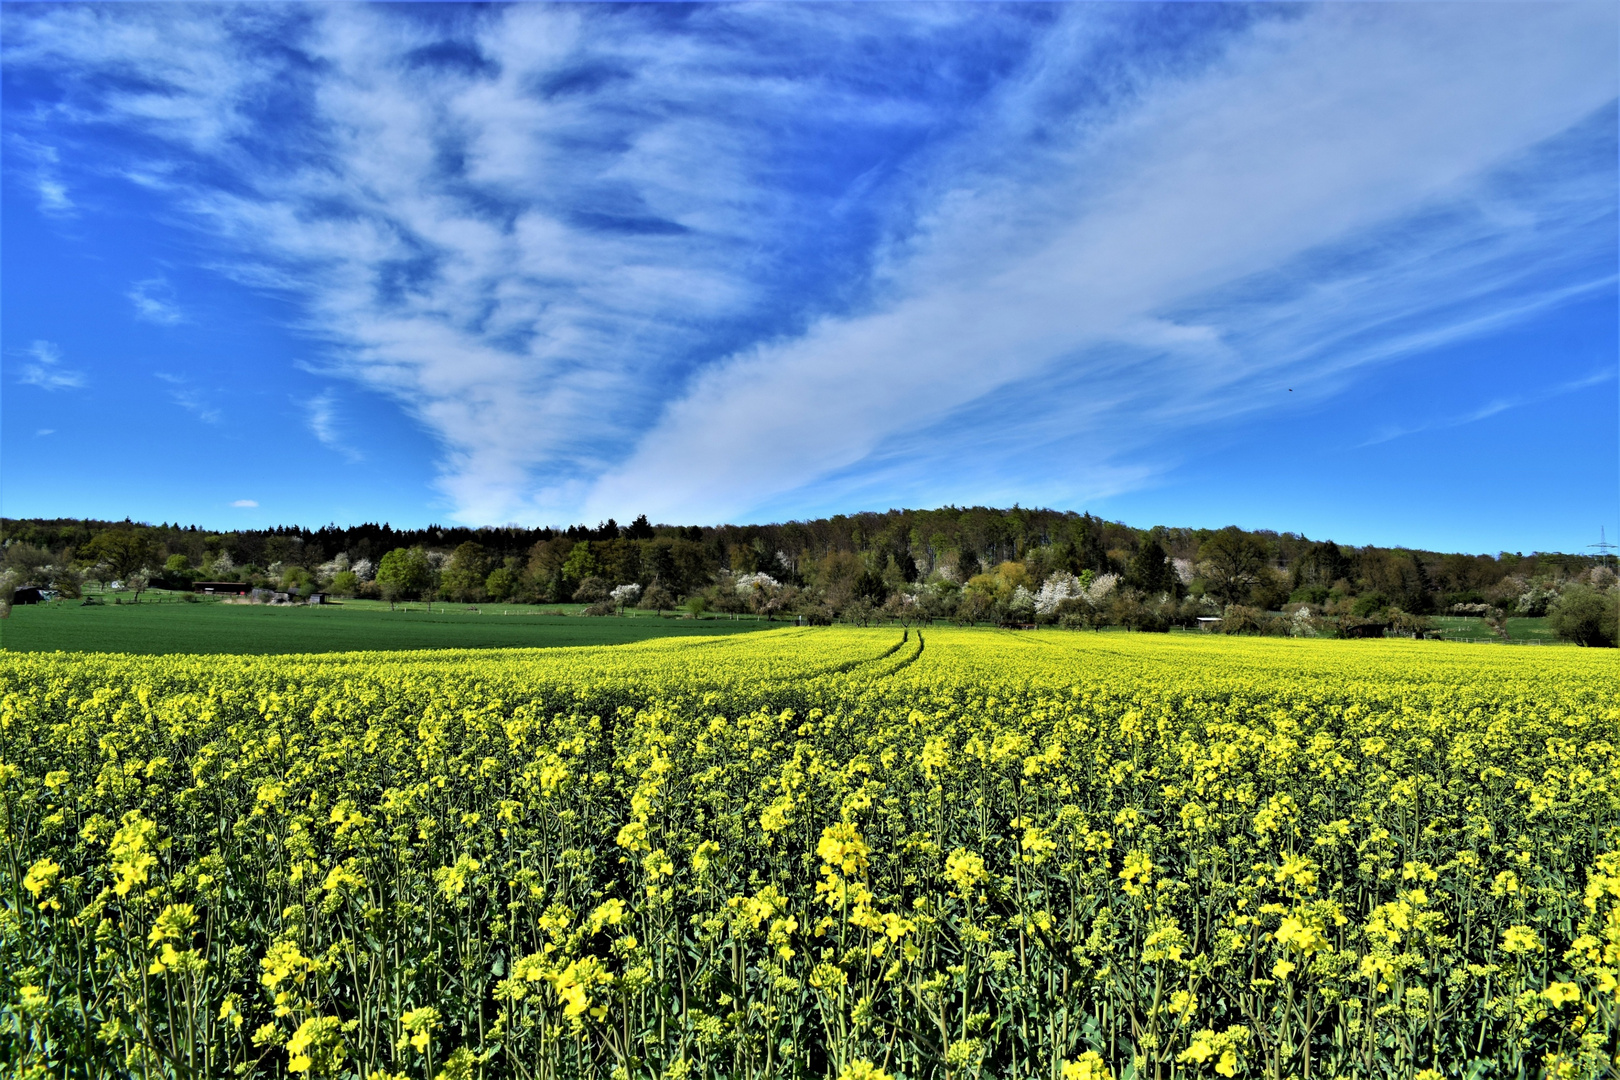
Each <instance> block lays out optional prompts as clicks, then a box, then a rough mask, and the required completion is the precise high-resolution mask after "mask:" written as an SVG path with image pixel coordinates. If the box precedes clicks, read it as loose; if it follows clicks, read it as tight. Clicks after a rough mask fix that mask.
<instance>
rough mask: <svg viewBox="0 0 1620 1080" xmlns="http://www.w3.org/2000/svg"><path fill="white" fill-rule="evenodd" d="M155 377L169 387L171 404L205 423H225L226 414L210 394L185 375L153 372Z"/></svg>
mask: <svg viewBox="0 0 1620 1080" xmlns="http://www.w3.org/2000/svg"><path fill="white" fill-rule="evenodd" d="M153 375H154V376H155V377H156V378H157V379H158V380H160V381H161V382H164V383H166V384H167V385H168V387H169V400H170V401H171V402H173V403H174V404H176V405H178V406H180V407H181V408H182V409H184V410H186V411H187V412H188V413H190V414H191V415H193V416H195V417H196V418H197V419H199V420H201V421H202V422H203V423H205V424H218V423H221V422H223V421H224V419H225V415H224V413H222V412H221V411H220V409H219V406H217V405H216V404H215V403H214V399H213V398H212V397H211V396H210V395H209V393H208V392H207V391H205V390H203V389H202V388H201V387H198V386H196V385H194V384H193V383H192V382H191V380H190V379H188V378H186V377H185V376H184V375H173V374H170V373H169V372H166V371H157V372H153Z"/></svg>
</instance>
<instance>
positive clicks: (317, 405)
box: [304, 390, 365, 465]
mask: <svg viewBox="0 0 1620 1080" xmlns="http://www.w3.org/2000/svg"><path fill="white" fill-rule="evenodd" d="M304 409H305V418H306V420H307V421H308V423H309V430H310V432H311V434H313V435H314V436H315V438H316V439H318V440H319V441H320V443H321V445H322V446H325V447H327V448H328V449H330V450H335V451H336V452H337V453H339V454H341V455H343V458H344V460H346V461H348V462H349V464H351V465H354V464H358V463H359V462H361V461H364V460H365V455H363V454H361V453H360V451H358V450H356V449H355V448H354V447H353V446H350V445H349V444H348V442H347V441H346V440H345V439H344V438H343V434H342V432H341V430H340V428H339V425H338V416H337V397H336V395H334V394H333V393H332V391H330V390H328V391H326V392H324V393H321V394H317V395H316V396H315V397H313V398H311V399H310V400H309V401H308V402H306V403H305V406H304Z"/></svg>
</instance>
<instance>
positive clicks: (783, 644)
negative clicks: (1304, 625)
mask: <svg viewBox="0 0 1620 1080" xmlns="http://www.w3.org/2000/svg"><path fill="white" fill-rule="evenodd" d="M925 633H926V641H924V640H922V639H921V638H919V637H918V635H917V634H916V632H915V631H912V632H911V633H910V634H909V635H908V636H907V637H906V639H905V640H901V635H900V633H899V632H898V631H877V630H871V631H862V630H842V629H839V630H829V629H805V630H781V631H775V632H769V633H762V634H753V635H748V636H745V637H739V638H722V639H701V640H682V639H671V640H665V641H659V642H655V643H647V644H644V645H633V646H620V647H616V648H597V649H574V650H547V651H543V652H542V651H534V652H503V653H500V654H492V653H477V652H458V653H405V654H401V653H393V654H336V655H329V656H318V657H253V658H241V657H168V658H161V657H116V656H114V657H109V656H94V655H79V656H66V655H62V654H56V655H46V654H6V655H4V656H0V762H3V764H0V790H3V792H4V807H5V819H4V830H5V831H4V858H3V861H0V897H3V904H4V910H3V912H0V918H3V919H4V924H3V925H0V979H3V980H4V985H3V987H0V1002H3V1004H0V1008H3V1010H4V1011H3V1012H0V1025H3V1032H0V1064H4V1067H5V1068H4V1071H5V1072H6V1074H7V1075H9V1076H34V1075H38V1076H47V1075H49V1076H68V1077H110V1076H142V1077H168V1076H174V1077H187V1078H193V1077H194V1078H212V1077H225V1076H231V1075H255V1076H279V1075H282V1074H285V1073H289V1072H291V1073H295V1074H303V1075H309V1076H347V1077H356V1078H367V1077H370V1078H374V1080H392V1078H393V1077H404V1076H408V1077H420V1078H433V1077H447V1078H460V1077H475V1076H481V1077H503V1078H504V1077H548V1078H549V1077H557V1078H567V1077H597V1076H599V1077H604V1078H605V1077H610V1076H617V1077H670V1078H674V1077H766V1076H783V1077H787V1076H795V1077H797V1076H816V1077H821V1076H829V1077H851V1078H865V1080H871V1078H875V1077H881V1076H893V1077H902V1076H903V1077H906V1078H908V1080H909V1078H921V1077H934V1078H941V1080H943V1078H946V1077H950V1078H955V1077H972V1076H980V1077H991V1076H994V1077H1014V1076H1029V1077H1053V1078H1064V1080H1076V1078H1086V1080H1094V1078H1098V1077H1104V1076H1109V1075H1113V1076H1115V1077H1126V1076H1131V1075H1135V1076H1138V1077H1144V1076H1153V1077H1175V1076H1186V1077H1194V1076H1214V1075H1221V1076H1271V1077H1281V1076H1300V1077H1305V1076H1323V1077H1329V1076H1357V1077H1384V1076H1390V1077H1412V1076H1414V1075H1416V1076H1421V1077H1424V1078H1426V1080H1427V1078H1432V1077H1435V1076H1454V1077H1461V1076H1465V1075H1467V1076H1473V1077H1485V1076H1510V1077H1511V1076H1525V1075H1538V1074H1540V1073H1541V1071H1542V1070H1543V1069H1551V1070H1553V1072H1554V1073H1555V1074H1556V1075H1560V1076H1564V1075H1571V1076H1575V1075H1598V1074H1601V1073H1603V1072H1604V1071H1605V1070H1606V1069H1608V1068H1609V1067H1610V1065H1611V1063H1612V1061H1613V1055H1614V1054H1615V1053H1616V1032H1617V1030H1620V1027H1617V1022H1616V1007H1617V993H1620V982H1617V979H1620V854H1617V853H1616V836H1617V829H1616V826H1617V818H1616V809H1617V792H1620V760H1617V756H1616V726H1617V721H1620V665H1617V658H1616V657H1615V656H1614V655H1613V654H1612V653H1607V652H1603V651H1598V650H1590V651H1589V650H1584V649H1560V650H1532V651H1522V652H1521V651H1510V650H1494V649H1482V648H1477V647H1469V646H1460V645H1446V644H1441V643H1433V642H1329V641H1310V640H1235V639H1196V638H1177V639H1169V638H1166V637H1158V636H1152V635H1129V636H1126V635H1110V636H1095V635H1087V634H1075V633H1066V632H1060V631H1053V632H1039V633H1009V632H994V631H950V630H941V631H925ZM1429 1070H1433V1071H1429Z"/></svg>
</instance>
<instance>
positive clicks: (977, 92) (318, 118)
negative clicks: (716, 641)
mask: <svg viewBox="0 0 1620 1080" xmlns="http://www.w3.org/2000/svg"><path fill="white" fill-rule="evenodd" d="M19 11H20V9H16V8H14V9H12V10H11V12H9V19H10V21H9V22H8V34H7V43H6V46H5V50H6V51H5V54H4V57H5V60H6V62H7V64H8V65H10V66H13V67H15V68H17V69H18V70H29V71H34V72H46V73H50V74H52V75H53V77H55V78H57V79H58V80H59V83H60V86H61V91H60V93H61V98H62V107H61V109H59V110H58V111H57V112H56V113H54V114H53V116H54V117H56V118H57V119H54V120H53V123H65V122H70V121H67V120H63V119H61V118H63V117H71V118H76V119H75V120H73V121H71V122H78V121H82V122H85V123H87V124H105V123H110V124H115V125H118V126H119V127H120V128H121V129H123V130H130V131H136V132H139V133H141V134H142V135H144V136H146V137H148V138H149V139H151V140H154V141H155V142H156V143H157V144H159V145H161V146H162V147H163V148H164V150H163V152H162V153H157V152H151V153H146V154H144V155H136V156H134V157H131V158H130V159H129V160H127V161H125V162H123V163H121V165H120V168H122V169H123V171H124V173H125V174H126V175H128V176H131V177H135V178H138V180H139V182H140V183H141V184H142V185H143V187H145V188H146V189H147V190H148V191H152V192H158V193H162V194H164V195H165V196H166V197H167V198H169V199H170V200H171V202H172V205H173V206H175V207H176V208H178V209H179V210H181V211H182V212H184V213H185V214H187V215H189V217H190V220H192V221H193V222H195V223H196V225H197V227H198V229H199V232H200V233H201V234H203V235H205V236H206V237H208V238H209V241H210V242H211V243H214V244H216V245H217V247H216V249H215V251H216V254H215V255H213V256H211V258H212V262H213V264H214V265H216V266H218V267H220V268H221V269H223V270H225V271H226V272H228V273H229V274H231V275H232V276H234V277H235V278H236V279H237V280H239V281H242V282H244V283H247V284H250V285H251V286H252V287H254V288H260V289H266V290H272V291H275V292H278V293H281V294H283V295H286V296H288V297H290V298H292V299H294V300H295V301H297V303H298V305H299V310H300V311H301V313H302V315H301V322H300V326H301V328H302V329H303V330H305V331H306V332H308V333H309V334H310V335H312V336H313V337H316V338H318V339H319V340H320V341H322V342H324V343H327V344H328V345H329V351H328V352H327V353H326V355H325V356H324V357H323V358H322V359H321V361H320V362H319V364H317V365H315V366H316V367H318V369H319V370H320V372H321V373H322V374H323V375H325V376H327V377H342V378H348V379H352V380H354V381H355V382H357V383H360V384H362V385H364V386H366V387H368V388H370V389H372V390H375V391H380V392H381V393H383V394H384V395H387V396H389V397H391V398H392V399H393V400H395V401H397V402H398V403H399V404H400V406H401V407H402V408H404V409H405V410H406V411H408V412H409V413H410V415H412V416H413V417H415V418H416V419H417V420H418V421H419V422H420V423H421V424H423V425H424V426H425V427H426V428H428V429H429V430H430V431H431V432H432V433H433V434H434V435H435V436H436V437H437V439H438V440H439V443H440V445H441V446H442V448H443V453H442V457H441V470H442V471H441V476H440V479H439V485H440V489H441V491H442V493H443V495H444V497H445V499H446V500H447V502H448V504H449V508H450V510H451V512H452V513H453V515H454V516H456V517H458V518H460V519H462V520H467V521H473V522H489V521H501V520H511V519H521V520H525V521H535V520H541V521H546V520H549V521H557V520H564V519H572V518H578V517H580V516H586V517H591V518H592V519H594V517H595V516H606V515H607V514H613V515H615V516H620V517H622V516H624V515H625V514H627V513H632V512H641V511H645V512H648V513H651V514H654V516H658V515H660V514H662V515H663V516H666V517H669V518H679V519H683V520H694V519H708V520H715V519H721V518H727V517H734V516H737V515H742V514H748V513H752V512H761V511H762V508H764V509H767V510H768V509H769V508H772V507H785V508H786V507H805V506H808V505H811V504H814V503H816V502H817V500H831V499H839V498H849V497H856V496H859V497H863V498H864V497H866V496H868V495H870V496H871V497H872V498H881V497H883V496H884V494H885V493H888V495H889V497H896V493H902V492H903V493H908V494H909V495H910V497H913V498H915V499H918V500H928V499H941V500H943V499H947V498H950V499H974V498H990V497H992V496H993V495H994V493H995V492H996V491H997V490H998V488H997V485H998V484H1002V483H1003V481H1002V480H1000V479H998V476H999V477H1004V476H1005V475H1007V473H1006V470H1005V469H1002V468H999V467H998V464H999V463H1005V462H1008V461H1017V462H1018V465H1017V468H1018V470H1019V472H1018V475H1020V477H1021V478H1022V481H1023V486H1022V487H1021V488H1020V490H1019V491H1012V492H1010V494H1012V495H1014V496H1018V495H1019V494H1020V493H1022V494H1023V497H1024V498H1026V500H1027V499H1028V498H1030V497H1033V496H1032V495H1031V492H1041V493H1045V494H1046V495H1047V497H1049V498H1050V499H1051V500H1052V501H1065V500H1066V499H1071V498H1074V497H1076V496H1082V495H1085V494H1087V493H1093V494H1094V493H1107V492H1114V491H1120V490H1126V489H1128V488H1130V487H1131V486H1133V485H1141V484H1144V483H1149V482H1152V479H1153V476H1154V475H1155V473H1156V471H1157V470H1158V469H1160V468H1162V467H1164V463H1165V462H1166V461H1168V460H1170V455H1168V454H1167V453H1166V446H1167V445H1169V444H1173V443H1174V442H1175V441H1176V440H1178V439H1181V438H1185V436H1186V434H1187V433H1188V432H1190V431H1193V430H1196V429H1198V428H1199V427H1200V426H1207V425H1211V424H1216V423H1220V422H1221V421H1222V420H1223V419H1224V418H1231V417H1235V416H1243V415H1261V414H1264V413H1265V411H1266V410H1267V409H1268V408H1271V407H1272V406H1271V405H1270V404H1268V403H1269V402H1271V401H1273V400H1274V399H1275V397H1276V394H1277V393H1278V392H1283V393H1285V392H1286V387H1287V386H1294V387H1295V388H1296V389H1297V391H1298V393H1297V394H1296V397H1298V396H1300V395H1313V396H1317V397H1323V396H1327V395H1331V394H1332V393H1335V392H1337V390H1338V389H1340V388H1342V387H1343V386H1344V385H1345V384H1346V383H1347V382H1348V381H1350V380H1352V379H1355V378H1358V377H1361V375H1362V373H1364V372H1365V371H1366V370H1368V369H1369V368H1370V367H1372V366H1373V365H1377V364H1381V363H1387V362H1389V361H1390V360H1391V359H1393V358H1396V357H1399V356H1403V355H1408V354H1410V353H1411V352H1413V351H1416V350H1421V349H1426V348H1435V347H1437V346H1438V345H1441V344H1444V343H1446V342H1449V341H1456V340H1460V339H1462V338H1465V337H1467V336H1469V335H1474V334H1480V333H1484V332H1487V331H1489V330H1490V329H1492V328H1500V327H1501V326H1503V325H1507V324H1509V323H1511V322H1512V321H1514V320H1517V319H1523V318H1526V317H1528V316H1529V315H1531V314H1533V313H1535V312H1537V311H1542V310H1546V309H1547V308H1548V307H1549V306H1556V305H1558V304H1561V303H1567V302H1569V301H1570V300H1571V299H1572V298H1579V297H1581V296H1585V295H1589V294H1590V292H1591V290H1593V289H1595V288H1598V287H1601V286H1603V285H1604V283H1605V282H1607V281H1608V280H1609V276H1610V275H1612V269H1596V268H1600V267H1609V268H1612V265H1613V259H1612V250H1611V249H1612V246H1613V239H1614V228H1613V226H1612V217H1613V213H1614V176H1613V174H1614V166H1613V162H1614V147H1613V144H1614V138H1613V131H1612V128H1613V124H1612V116H1609V115H1608V114H1606V113H1602V112H1601V110H1602V109H1604V108H1606V107H1609V106H1610V105H1611V103H1612V99H1613V97H1614V84H1615V57H1614V55H1613V49H1612V41H1613V37H1614V32H1615V15H1614V12H1613V11H1612V10H1610V9H1608V8H1604V7H1601V6H1596V5H1591V6H1583V5H1556V6H1536V7H1517V6H1509V5H1501V6H1492V7H1489V8H1479V9H1457V8H1453V7H1449V6H1442V5H1399V6H1397V5H1377V6H1369V7H1363V6H1352V5H1342V6H1338V5H1330V6H1325V7H1317V8H1304V9H1295V8H1288V9H1268V8H1261V9H1250V8H1224V7H1223V8H1221V9H1219V12H1218V13H1217V12H1216V11H1215V10H1214V9H1207V8H1203V7H1200V6H1195V5H1189V6H1185V7H1183V6H1175V7H1171V8H1157V7H1153V8H1149V7H1145V6H1135V7H1132V6H1126V7H1120V8H1115V7H1103V6H1095V7H1094V6H1088V5H1076V6H1072V7H1063V6H1057V7H1047V6H1043V5H1031V6H1028V7H999V6H998V7H995V8H988V7H984V8H981V7H979V6H975V5H960V6H959V5H942V6H930V5H907V6H904V7H888V6H874V5H849V6H844V5H808V6H796V5H761V6H745V5H717V6H708V7H699V8H696V9H692V10H690V11H685V12H683V15H682V17H681V18H680V19H678V20H676V19H670V18H668V17H667V13H666V12H664V11H663V10H662V9H656V8H651V7H649V8H640V7H631V8H605V7H604V8H589V7H585V8H578V7H557V6H549V5H517V6H513V7H507V8H497V9H485V8H477V9H461V8H456V9H449V10H447V11H440V10H435V11H434V13H433V15H432V17H420V18H419V17H415V16H414V15H413V14H407V13H405V12H402V11H399V10H396V9H392V8H384V7H367V6H335V5H334V6H307V7H303V6H301V7H283V6H276V5H265V6H255V7H251V8H249V7H233V8H221V9H210V10H209V11H208V12H206V13H203V12H200V11H198V10H197V9H177V8H168V7H163V6H151V7H146V6H141V7H123V8H88V7H73V6H62V7H46V8H40V9H37V10H35V9H28V10H27V11H26V12H23V13H19ZM1167 20H1168V21H1170V22H1173V23H1174V24H1175V26H1176V28H1177V33H1175V34H1164V33H1161V32H1159V28H1162V26H1163V25H1164V24H1165V23H1166V21H1167ZM270 39H273V40H274V41H275V43H276V46H277V47H276V48H275V49H267V48H264V47H262V46H263V44H264V42H266V41H267V40H270ZM812 56H813V57H815V58H816V61H815V62H814V63H808V62H805V58H806V57H812ZM108 73H120V75H121V76H122V75H127V74H128V73H137V74H138V75H139V78H127V77H120V78H116V79H114V78H102V77H100V76H103V75H106V74H108ZM1594 117H1596V119H1595V120H1594ZM1605 125H1606V126H1605ZM41 138H43V136H41ZM204 178H206V179H204ZM1605 222H1610V224H1609V225H1608V226H1607V227H1606V228H1604V227H1600V226H1602V225H1603V223H1605ZM1594 238H1596V239H1594ZM1605 259H1606V260H1607V261H1606V262H1605ZM140 295H141V296H143V297H145V296H151V295H153V294H151V293H147V292H141V293H140ZM156 295H157V296H158V297H159V299H160V300H162V299H164V296H163V294H161V293H158V294H156ZM131 299H132V301H135V302H136V303H137V306H138V307H139V304H140V301H138V300H136V295H135V294H134V293H132V294H131ZM335 402H336V398H335V397H333V396H332V395H331V394H330V393H328V394H323V395H320V396H319V397H317V398H316V399H314V400H313V401H312V402H310V403H309V405H308V411H307V423H308V425H309V427H310V430H311V432H312V433H313V434H314V435H315V436H316V438H318V439H320V440H321V441H322V442H323V443H324V444H326V445H328V446H331V447H333V448H334V449H335V450H337V451H338V452H340V453H345V454H350V453H358V450H356V449H355V447H357V446H363V438H362V437H361V436H359V435H358V434H356V433H353V432H339V431H338V429H337V427H336V415H335V411H334V409H335ZM1032 448H1039V450H1040V451H1041V453H1040V454H1032V453H1031V450H1032ZM1042 461H1044V462H1047V463H1048V464H1046V465H1042V464H1040V462H1042ZM1032 462H1033V463H1032ZM1042 468H1045V470H1046V471H1045V472H1044V473H1042V472H1041V471H1040V470H1041V469H1042Z"/></svg>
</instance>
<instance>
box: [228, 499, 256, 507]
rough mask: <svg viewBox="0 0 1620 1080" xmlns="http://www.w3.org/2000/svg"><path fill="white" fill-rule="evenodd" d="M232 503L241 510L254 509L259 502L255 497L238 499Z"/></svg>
mask: <svg viewBox="0 0 1620 1080" xmlns="http://www.w3.org/2000/svg"><path fill="white" fill-rule="evenodd" d="M231 505H232V506H233V507H236V508H237V509H239V510H252V509H254V508H255V507H257V506H258V505H259V504H258V502H257V501H255V500H253V499H237V500H236V501H235V502H233V503H231Z"/></svg>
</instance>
